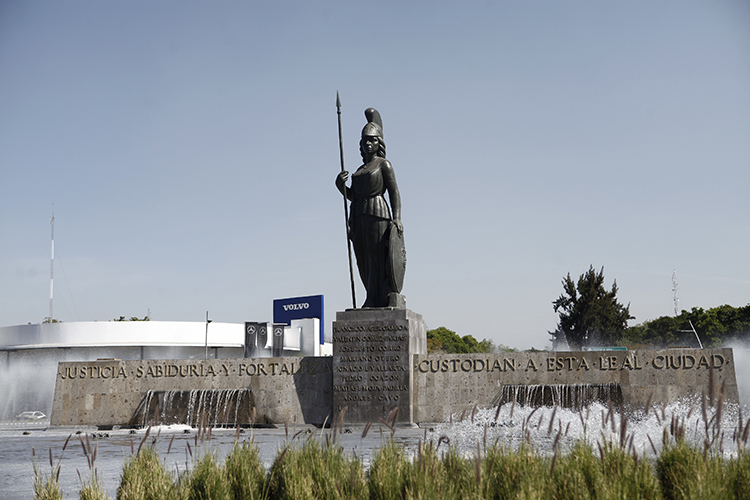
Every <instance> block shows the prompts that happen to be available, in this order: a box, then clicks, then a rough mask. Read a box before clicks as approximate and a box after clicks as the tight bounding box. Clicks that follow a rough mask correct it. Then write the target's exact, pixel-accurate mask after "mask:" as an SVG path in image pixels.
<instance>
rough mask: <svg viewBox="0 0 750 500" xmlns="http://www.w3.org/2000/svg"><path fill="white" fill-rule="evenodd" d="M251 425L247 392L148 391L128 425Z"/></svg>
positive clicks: (252, 410) (251, 405)
mask: <svg viewBox="0 0 750 500" xmlns="http://www.w3.org/2000/svg"><path fill="white" fill-rule="evenodd" d="M253 423H255V399H254V397H253V393H252V391H250V390H249V389H224V390H192V391H148V393H146V395H145V396H144V397H143V399H142V400H141V402H140V404H139V405H138V408H137V409H136V411H135V412H134V413H133V417H132V418H131V420H130V423H129V425H130V426H132V427H145V426H147V425H160V424H162V425H172V424H185V425H190V426H194V427H196V426H199V425H204V426H210V427H227V426H237V425H243V424H244V425H249V424H253Z"/></svg>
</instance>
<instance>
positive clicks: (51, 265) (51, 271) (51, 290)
mask: <svg viewBox="0 0 750 500" xmlns="http://www.w3.org/2000/svg"><path fill="white" fill-rule="evenodd" d="M49 223H50V226H52V257H51V258H50V261H49V322H50V323H52V318H53V316H52V302H53V300H52V299H53V297H54V295H53V293H54V282H55V211H54V210H52V219H50V221H49Z"/></svg>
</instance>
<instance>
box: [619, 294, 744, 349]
mask: <svg viewBox="0 0 750 500" xmlns="http://www.w3.org/2000/svg"><path fill="white" fill-rule="evenodd" d="M691 323H692V326H694V327H695V332H696V333H697V334H698V336H699V337H700V339H701V342H702V343H703V346H704V347H716V346H719V345H722V344H725V343H728V342H736V341H743V340H745V341H746V340H748V337H749V336H750V304H748V305H746V306H744V307H732V306H729V305H722V306H718V307H714V308H711V309H708V310H704V309H702V308H700V307H693V308H692V309H691V310H690V311H685V310H683V311H682V312H681V313H680V315H679V316H661V317H659V318H656V319H654V320H651V321H646V322H644V323H642V324H639V325H635V326H632V327H630V328H628V329H627V330H626V332H625V335H624V336H623V339H622V343H623V344H624V345H627V346H629V347H669V346H695V347H697V340H696V339H695V333H694V332H693V328H692V326H691Z"/></svg>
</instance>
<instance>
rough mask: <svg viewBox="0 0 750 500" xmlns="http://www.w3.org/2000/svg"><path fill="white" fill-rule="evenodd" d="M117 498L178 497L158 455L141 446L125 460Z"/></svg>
mask: <svg viewBox="0 0 750 500" xmlns="http://www.w3.org/2000/svg"><path fill="white" fill-rule="evenodd" d="M117 498H118V500H157V499H161V498H178V491H177V486H176V485H175V483H174V481H173V480H172V477H171V476H170V474H169V473H168V472H167V471H166V470H165V468H164V465H163V464H162V462H161V460H159V455H158V453H157V452H156V450H154V449H153V448H151V447H143V448H142V449H141V450H140V451H139V452H138V453H137V454H135V455H131V456H130V457H128V458H127V459H126V461H125V465H124V467H123V469H122V476H121V478H120V486H119V487H118V488H117Z"/></svg>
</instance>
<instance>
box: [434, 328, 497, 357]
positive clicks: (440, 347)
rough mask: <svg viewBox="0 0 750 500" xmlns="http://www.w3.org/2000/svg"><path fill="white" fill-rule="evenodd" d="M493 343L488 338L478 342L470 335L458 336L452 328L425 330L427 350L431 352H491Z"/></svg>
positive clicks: (493, 348) (493, 346) (493, 347)
mask: <svg viewBox="0 0 750 500" xmlns="http://www.w3.org/2000/svg"><path fill="white" fill-rule="evenodd" d="M494 350H495V344H494V343H493V342H492V341H491V340H488V339H484V340H482V341H481V342H478V341H477V339H475V338H474V337H473V336H472V335H464V336H463V337H461V336H459V335H458V334H457V333H456V332H454V331H453V330H448V329H447V328H446V327H444V326H441V327H439V328H435V329H434V330H427V352H428V353H429V354H433V353H451V354H453V353H458V354H465V353H474V352H493V351H494Z"/></svg>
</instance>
